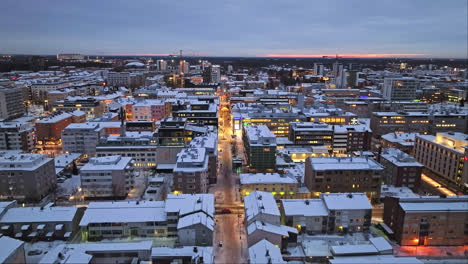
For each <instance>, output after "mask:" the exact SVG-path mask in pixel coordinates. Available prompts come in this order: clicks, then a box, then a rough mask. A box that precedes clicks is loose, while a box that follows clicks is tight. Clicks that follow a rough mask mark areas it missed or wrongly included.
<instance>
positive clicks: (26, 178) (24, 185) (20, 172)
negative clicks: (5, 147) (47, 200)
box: [0, 151, 57, 201]
mask: <svg viewBox="0 0 468 264" xmlns="http://www.w3.org/2000/svg"><path fill="white" fill-rule="evenodd" d="M0 183H1V184H0V198H1V199H14V200H20V201H26V200H27V201H39V200H41V199H42V198H43V197H44V196H46V195H47V194H49V193H50V192H51V191H53V190H54V189H55V188H56V183H57V178H56V176H55V165H54V159H51V158H47V157H46V156H45V155H43V154H27V153H25V154H21V153H18V152H15V151H13V152H9V151H6V152H0Z"/></svg>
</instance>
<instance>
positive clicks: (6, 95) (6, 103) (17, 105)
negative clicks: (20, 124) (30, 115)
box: [0, 86, 24, 119]
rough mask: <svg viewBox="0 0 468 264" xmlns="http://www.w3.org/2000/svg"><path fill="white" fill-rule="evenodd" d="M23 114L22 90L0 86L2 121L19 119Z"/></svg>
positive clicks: (0, 114)
mask: <svg viewBox="0 0 468 264" xmlns="http://www.w3.org/2000/svg"><path fill="white" fill-rule="evenodd" d="M23 114H24V102H23V94H22V89H21V88H13V87H8V88H7V87H3V86H0V119H7V118H13V117H19V116H22V115H23Z"/></svg>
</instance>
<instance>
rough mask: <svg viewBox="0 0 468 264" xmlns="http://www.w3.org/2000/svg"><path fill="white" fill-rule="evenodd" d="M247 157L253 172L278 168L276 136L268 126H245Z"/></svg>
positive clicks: (244, 139) (244, 138)
mask: <svg viewBox="0 0 468 264" xmlns="http://www.w3.org/2000/svg"><path fill="white" fill-rule="evenodd" d="M242 137H243V138H242V139H243V142H244V149H245V156H246V158H247V164H248V166H249V170H251V171H273V170H275V168H276V136H275V134H273V132H271V131H270V130H269V129H268V127H267V126H265V125H261V126H245V127H244V131H243V133H242Z"/></svg>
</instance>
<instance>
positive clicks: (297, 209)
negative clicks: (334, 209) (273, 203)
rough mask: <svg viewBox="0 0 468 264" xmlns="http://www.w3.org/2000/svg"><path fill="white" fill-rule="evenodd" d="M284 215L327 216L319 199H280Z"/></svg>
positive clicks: (325, 209)
mask: <svg viewBox="0 0 468 264" xmlns="http://www.w3.org/2000/svg"><path fill="white" fill-rule="evenodd" d="M281 204H282V205H283V208H284V214H285V215H286V216H327V215H328V210H327V208H326V207H325V204H324V202H323V201H322V200H321V199H281Z"/></svg>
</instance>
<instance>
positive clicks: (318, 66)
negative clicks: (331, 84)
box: [314, 63, 323, 76]
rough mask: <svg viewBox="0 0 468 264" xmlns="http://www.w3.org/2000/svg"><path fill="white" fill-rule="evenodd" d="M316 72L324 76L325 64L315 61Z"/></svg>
mask: <svg viewBox="0 0 468 264" xmlns="http://www.w3.org/2000/svg"><path fill="white" fill-rule="evenodd" d="M314 74H315V75H322V76H323V64H322V63H314Z"/></svg>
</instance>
